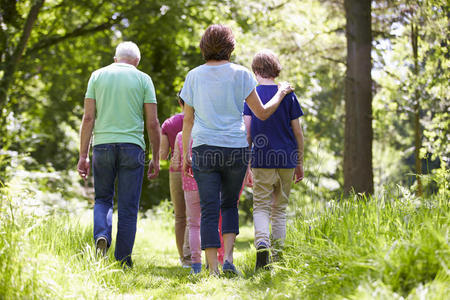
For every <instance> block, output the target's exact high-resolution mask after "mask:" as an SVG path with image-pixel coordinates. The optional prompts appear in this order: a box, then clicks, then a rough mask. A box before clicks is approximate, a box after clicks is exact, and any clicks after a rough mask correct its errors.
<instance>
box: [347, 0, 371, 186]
mask: <svg viewBox="0 0 450 300" xmlns="http://www.w3.org/2000/svg"><path fill="white" fill-rule="evenodd" d="M344 5H345V13H346V20H347V24H346V37H347V72H346V79H345V141H344V147H345V148H344V191H345V193H349V192H351V191H352V190H353V191H355V192H356V193H368V194H371V193H373V169H372V139H373V130H372V77H371V70H372V62H371V49H372V29H371V1H370V0H345V1H344Z"/></svg>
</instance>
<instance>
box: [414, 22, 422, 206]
mask: <svg viewBox="0 0 450 300" xmlns="http://www.w3.org/2000/svg"><path fill="white" fill-rule="evenodd" d="M418 31H419V30H418V27H417V25H414V22H413V21H412V22H411V46H412V51H413V59H414V70H413V72H414V76H415V78H418V77H419V55H418V49H419V38H418V36H419V33H418ZM414 146H415V147H414V148H415V149H414V157H415V161H416V180H417V195H418V196H419V197H421V196H422V192H423V188H422V180H421V178H420V175H422V160H421V158H420V148H422V129H421V126H420V97H419V87H418V86H416V87H415V89H414Z"/></svg>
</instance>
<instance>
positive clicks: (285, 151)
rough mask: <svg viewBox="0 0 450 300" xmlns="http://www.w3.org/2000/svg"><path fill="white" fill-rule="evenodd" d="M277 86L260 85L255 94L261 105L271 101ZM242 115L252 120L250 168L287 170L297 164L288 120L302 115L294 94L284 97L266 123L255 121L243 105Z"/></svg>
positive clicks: (294, 143) (294, 141) (256, 119)
mask: <svg viewBox="0 0 450 300" xmlns="http://www.w3.org/2000/svg"><path fill="white" fill-rule="evenodd" d="M277 90H278V86H276V85H259V86H258V87H256V92H257V93H258V95H259V98H261V101H262V103H263V104H266V103H267V102H269V101H270V99H272V97H273V96H274V95H275V94H276V92H277ZM244 115H248V116H251V117H252V122H251V128H250V133H251V136H252V141H253V147H252V168H266V169H278V168H279V169H283V168H284V169H286V168H295V166H296V165H297V140H296V139H295V136H294V132H293V130H292V126H291V121H292V120H295V119H297V118H299V117H301V116H302V115H303V111H302V109H301V107H300V104H299V103H298V100H297V97H296V96H295V94H294V93H290V94H288V95H286V96H285V97H284V99H283V100H282V101H281V103H280V106H278V108H277V110H276V111H275V112H274V113H273V114H272V115H271V116H270V117H269V118H268V119H267V120H265V121H262V120H260V119H258V118H257V117H256V116H255V115H254V114H253V112H252V111H251V110H250V108H249V107H248V105H247V103H245V107H244Z"/></svg>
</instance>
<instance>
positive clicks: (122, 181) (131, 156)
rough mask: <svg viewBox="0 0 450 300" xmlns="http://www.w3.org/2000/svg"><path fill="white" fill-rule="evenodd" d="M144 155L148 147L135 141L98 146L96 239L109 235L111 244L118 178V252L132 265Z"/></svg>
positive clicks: (95, 161)
mask: <svg viewBox="0 0 450 300" xmlns="http://www.w3.org/2000/svg"><path fill="white" fill-rule="evenodd" d="M144 159H145V154H144V150H142V148H141V147H139V146H138V145H135V144H129V143H115V144H101V145H97V146H94V151H93V173H94V189H95V206H94V240H97V238H99V237H105V238H106V240H107V241H108V247H109V246H110V245H111V241H112V238H111V230H112V214H113V205H114V203H113V198H114V190H115V189H114V187H115V181H116V178H117V192H118V201H117V202H118V203H117V207H118V223H117V236H116V250H115V253H114V256H115V258H116V259H117V260H118V261H121V262H123V263H126V264H127V265H128V266H130V267H131V266H132V260H131V252H132V251H133V245H134V239H135V236H136V223H137V215H138V209H139V199H140V197H141V190H142V180H143V177H144Z"/></svg>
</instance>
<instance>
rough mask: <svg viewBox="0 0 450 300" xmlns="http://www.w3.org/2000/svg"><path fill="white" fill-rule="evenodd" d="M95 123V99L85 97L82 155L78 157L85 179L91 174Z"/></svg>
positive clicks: (82, 124) (79, 167)
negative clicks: (91, 145) (90, 155)
mask: <svg viewBox="0 0 450 300" xmlns="http://www.w3.org/2000/svg"><path fill="white" fill-rule="evenodd" d="M94 124H95V99H92V98H85V99H84V114H83V120H82V121H81V128H80V157H79V159H78V165H77V170H78V174H80V176H81V178H83V179H84V180H86V179H87V177H88V176H89V171H90V163H89V145H90V143H91V137H92V130H93V129H94Z"/></svg>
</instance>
